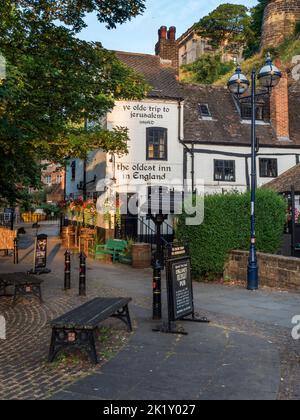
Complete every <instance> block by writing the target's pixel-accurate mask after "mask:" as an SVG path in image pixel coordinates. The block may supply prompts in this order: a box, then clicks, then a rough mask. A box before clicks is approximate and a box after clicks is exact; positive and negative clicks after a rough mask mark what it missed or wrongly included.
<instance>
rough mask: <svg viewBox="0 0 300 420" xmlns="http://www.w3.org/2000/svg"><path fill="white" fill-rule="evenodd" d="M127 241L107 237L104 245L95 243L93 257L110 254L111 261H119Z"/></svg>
mask: <svg viewBox="0 0 300 420" xmlns="http://www.w3.org/2000/svg"><path fill="white" fill-rule="evenodd" d="M127 247H128V242H127V241H123V240H119V239H109V240H108V241H107V243H106V244H105V245H96V249H95V258H101V257H103V256H104V255H111V256H112V260H113V262H116V261H119V259H120V255H124V252H125V250H126V249H127Z"/></svg>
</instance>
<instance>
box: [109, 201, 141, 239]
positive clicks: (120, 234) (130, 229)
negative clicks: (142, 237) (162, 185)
mask: <svg viewBox="0 0 300 420" xmlns="http://www.w3.org/2000/svg"><path fill="white" fill-rule="evenodd" d="M134 195H135V194H134V193H129V194H127V196H126V200H127V203H122V202H120V208H122V207H123V208H124V204H125V205H126V209H128V208H129V205H128V204H129V200H131V198H132V197H133V196H134ZM122 198H123V200H124V197H122ZM137 199H138V198H137ZM123 213H125V214H123ZM138 225H139V217H138V214H131V213H130V212H129V211H128V212H123V211H122V212H121V214H120V215H119V216H116V223H115V226H116V232H115V237H116V238H117V239H125V240H128V239H132V240H134V241H137V240H138Z"/></svg>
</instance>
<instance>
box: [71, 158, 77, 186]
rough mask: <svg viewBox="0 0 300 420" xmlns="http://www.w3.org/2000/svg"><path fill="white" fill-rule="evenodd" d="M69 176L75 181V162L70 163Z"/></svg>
mask: <svg viewBox="0 0 300 420" xmlns="http://www.w3.org/2000/svg"><path fill="white" fill-rule="evenodd" d="M71 176H72V181H75V179H76V162H75V160H74V161H73V162H72V163H71Z"/></svg>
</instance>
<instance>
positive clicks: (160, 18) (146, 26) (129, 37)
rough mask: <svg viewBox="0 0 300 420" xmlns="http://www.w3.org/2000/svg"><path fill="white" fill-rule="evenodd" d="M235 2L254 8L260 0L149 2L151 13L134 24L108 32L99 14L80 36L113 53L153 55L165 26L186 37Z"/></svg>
mask: <svg viewBox="0 0 300 420" xmlns="http://www.w3.org/2000/svg"><path fill="white" fill-rule="evenodd" d="M223 3H234V4H244V5H245V6H247V7H252V6H255V5H256V4H257V1H256V0H244V1H242V0H227V1H220V0H146V7H147V10H146V11H145V12H144V14H143V15H141V16H138V17H136V18H134V19H132V21H130V22H128V23H125V24H123V25H119V26H118V28H117V29H115V30H108V29H106V28H105V25H104V24H101V23H99V22H98V20H97V17H96V16H95V15H89V16H88V17H87V19H86V23H87V24H88V27H87V28H86V29H84V30H83V31H82V32H81V34H80V35H79V37H80V38H82V39H84V40H87V41H101V42H102V44H103V46H104V47H105V48H107V49H111V50H121V51H130V52H141V53H147V54H153V52H154V46H155V44H156V42H157V39H158V34H157V33H158V29H159V28H160V27H161V26H168V27H170V26H176V27H177V36H178V37H179V36H180V35H182V34H183V33H184V32H185V31H186V30H187V29H188V28H190V27H191V26H192V25H193V24H194V23H195V22H198V21H199V20H200V19H201V17H203V16H205V15H207V14H208V13H210V12H211V11H212V10H214V9H215V8H216V7H218V6H219V5H220V4H223Z"/></svg>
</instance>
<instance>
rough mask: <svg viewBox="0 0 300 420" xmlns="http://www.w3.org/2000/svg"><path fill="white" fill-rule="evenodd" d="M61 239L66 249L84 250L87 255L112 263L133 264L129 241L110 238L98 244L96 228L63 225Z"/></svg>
mask: <svg viewBox="0 0 300 420" xmlns="http://www.w3.org/2000/svg"><path fill="white" fill-rule="evenodd" d="M61 239H62V244H63V246H64V247H65V248H66V249H68V250H76V251H78V252H84V254H85V255H86V256H87V257H93V258H95V259H97V260H103V261H104V260H106V261H107V262H112V263H116V262H119V263H123V264H132V256H131V254H130V249H129V248H130V243H129V241H126V240H122V239H108V240H107V242H106V243H105V244H97V231H96V229H92V228H85V227H80V226H75V225H71V226H67V227H63V228H62V233H61Z"/></svg>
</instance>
